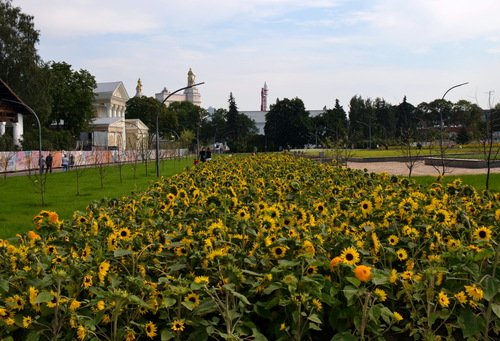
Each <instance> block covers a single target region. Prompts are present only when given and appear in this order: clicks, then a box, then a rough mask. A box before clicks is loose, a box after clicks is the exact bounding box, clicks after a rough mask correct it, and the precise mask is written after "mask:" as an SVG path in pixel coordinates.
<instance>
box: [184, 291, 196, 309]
mask: <svg viewBox="0 0 500 341" xmlns="http://www.w3.org/2000/svg"><path fill="white" fill-rule="evenodd" d="M184 302H189V303H191V304H192V305H193V307H197V306H198V305H199V304H200V296H199V295H198V294H197V293H195V292H192V293H190V294H187V295H186V297H184Z"/></svg>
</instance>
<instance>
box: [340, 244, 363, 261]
mask: <svg viewBox="0 0 500 341" xmlns="http://www.w3.org/2000/svg"><path fill="white" fill-rule="evenodd" d="M340 258H342V263H344V264H348V265H356V264H357V263H359V261H360V258H359V253H358V251H356V249H355V248H353V247H347V248H345V249H344V250H342V253H341V254H340Z"/></svg>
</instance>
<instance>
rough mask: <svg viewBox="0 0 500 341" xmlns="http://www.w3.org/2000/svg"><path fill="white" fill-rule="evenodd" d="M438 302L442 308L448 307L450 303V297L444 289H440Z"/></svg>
mask: <svg viewBox="0 0 500 341" xmlns="http://www.w3.org/2000/svg"><path fill="white" fill-rule="evenodd" d="M438 302H439V305H440V306H441V308H447V307H448V306H449V305H450V299H449V298H448V295H446V293H445V292H443V291H440V292H439V294H438Z"/></svg>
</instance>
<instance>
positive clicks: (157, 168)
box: [156, 82, 205, 177]
mask: <svg viewBox="0 0 500 341" xmlns="http://www.w3.org/2000/svg"><path fill="white" fill-rule="evenodd" d="M202 84H205V82H200V83H196V84H191V85H188V86H185V87H183V88H180V89H177V90H175V91H174V92H172V93H170V94H168V96H167V97H165V99H164V100H163V101H162V102H161V105H163V104H165V102H166V101H167V99H169V98H170V97H171V96H172V95H174V94H176V93H178V92H179V91H182V90H186V89H189V88H192V87H195V86H197V85H202ZM159 117H160V111H159V110H158V112H157V113H156V176H157V177H160V136H159V131H158V120H159Z"/></svg>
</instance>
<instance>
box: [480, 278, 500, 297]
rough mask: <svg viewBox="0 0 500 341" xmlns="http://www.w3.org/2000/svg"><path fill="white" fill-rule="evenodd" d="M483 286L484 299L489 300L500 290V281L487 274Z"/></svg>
mask: <svg viewBox="0 0 500 341" xmlns="http://www.w3.org/2000/svg"><path fill="white" fill-rule="evenodd" d="M481 286H482V287H483V289H484V299H485V300H486V301H488V302H489V301H491V299H492V298H493V297H495V295H496V294H498V293H499V292H500V281H499V280H498V279H496V278H493V277H491V276H486V277H485V278H484V280H483V281H482V283H481Z"/></svg>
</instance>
